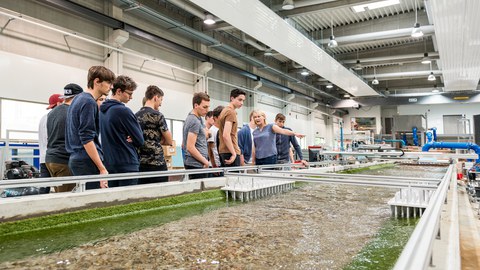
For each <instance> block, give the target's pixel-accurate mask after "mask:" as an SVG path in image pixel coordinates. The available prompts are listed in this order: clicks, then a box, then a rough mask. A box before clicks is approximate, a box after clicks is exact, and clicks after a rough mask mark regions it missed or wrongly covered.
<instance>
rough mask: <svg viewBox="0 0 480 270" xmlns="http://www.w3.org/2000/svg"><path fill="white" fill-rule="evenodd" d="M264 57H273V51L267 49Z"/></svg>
mask: <svg viewBox="0 0 480 270" xmlns="http://www.w3.org/2000/svg"><path fill="white" fill-rule="evenodd" d="M263 55H265V56H272V55H273V53H272V49H271V48H268V49H266V50H265V52H264V53H263Z"/></svg>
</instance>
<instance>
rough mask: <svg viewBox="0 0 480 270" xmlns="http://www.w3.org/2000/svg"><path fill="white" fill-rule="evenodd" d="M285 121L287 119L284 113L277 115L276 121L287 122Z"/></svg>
mask: <svg viewBox="0 0 480 270" xmlns="http://www.w3.org/2000/svg"><path fill="white" fill-rule="evenodd" d="M285 119H286V117H285V115H283V114H282V113H277V115H275V121H277V120H282V121H285Z"/></svg>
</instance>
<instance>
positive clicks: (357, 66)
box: [353, 60, 362, 70]
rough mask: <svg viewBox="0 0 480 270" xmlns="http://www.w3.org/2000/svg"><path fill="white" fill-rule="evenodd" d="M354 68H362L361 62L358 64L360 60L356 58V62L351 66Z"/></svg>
mask: <svg viewBox="0 0 480 270" xmlns="http://www.w3.org/2000/svg"><path fill="white" fill-rule="evenodd" d="M353 69H355V70H362V64H360V60H357V63H356V64H355V66H354V67H353Z"/></svg>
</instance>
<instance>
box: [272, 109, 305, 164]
mask: <svg viewBox="0 0 480 270" xmlns="http://www.w3.org/2000/svg"><path fill="white" fill-rule="evenodd" d="M285 119H286V117H285V115H283V114H281V113H279V114H277V115H276V116H275V124H276V125H277V126H279V127H281V128H283V129H288V130H292V129H291V128H288V127H285ZM276 144H277V163H278V164H290V163H293V162H295V159H294V157H293V152H292V151H291V150H290V144H292V146H293V148H294V149H295V152H296V154H297V155H298V157H299V158H300V160H301V162H302V164H303V165H307V164H308V163H307V161H306V160H304V159H303V155H302V149H301V148H300V145H299V144H298V142H297V139H296V138H295V136H287V135H283V134H279V133H277V135H276Z"/></svg>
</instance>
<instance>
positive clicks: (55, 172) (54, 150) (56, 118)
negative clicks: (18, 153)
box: [45, 83, 83, 192]
mask: <svg viewBox="0 0 480 270" xmlns="http://www.w3.org/2000/svg"><path fill="white" fill-rule="evenodd" d="M63 92H64V95H63V96H61V98H62V99H63V100H64V103H63V104H61V105H59V106H57V107H55V109H53V110H52V111H51V112H50V113H49V114H48V118H47V134H48V144H47V155H46V156H45V163H46V166H47V168H48V171H49V172H50V175H51V176H52V177H62V176H71V175H72V172H71V171H70V168H68V160H69V159H70V153H68V152H67V150H66V149H65V127H66V125H67V111H68V107H69V106H70V104H71V103H72V101H73V98H74V97H75V96H76V95H78V94H80V93H83V89H82V87H80V86H79V85H78V84H74V83H69V84H67V85H66V86H65V87H64V89H63ZM74 187H75V184H64V185H61V186H58V187H56V192H67V191H72V190H73V188H74Z"/></svg>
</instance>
